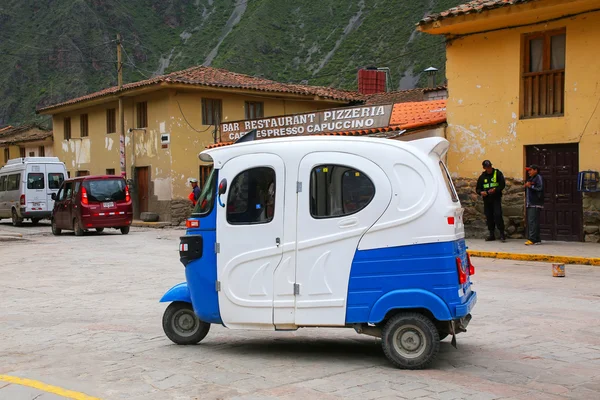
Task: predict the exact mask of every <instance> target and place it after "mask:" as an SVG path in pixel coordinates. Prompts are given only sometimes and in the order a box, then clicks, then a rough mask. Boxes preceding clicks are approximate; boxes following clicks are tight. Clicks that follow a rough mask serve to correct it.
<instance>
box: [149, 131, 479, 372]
mask: <svg viewBox="0 0 600 400" xmlns="http://www.w3.org/2000/svg"><path fill="white" fill-rule="evenodd" d="M448 146H449V143H448V141H447V140H445V139H442V138H428V139H420V140H415V141H411V142H401V141H395V140H390V139H374V138H352V137H331V136H321V137H318V136H313V137H296V138H279V139H267V140H255V141H247V142H245V143H239V144H234V145H231V146H224V147H220V148H215V149H209V150H206V151H204V152H202V153H201V154H200V158H201V159H202V160H204V161H212V162H213V164H214V169H213V172H212V173H211V175H210V177H209V179H208V180H207V182H206V184H205V186H204V188H203V190H202V194H201V196H200V199H199V201H198V204H197V206H196V208H195V210H194V213H193V215H192V217H191V219H190V220H188V221H187V226H188V229H187V232H186V235H185V236H183V237H182V238H181V242H180V249H179V250H180V259H181V262H182V263H183V265H184V266H185V275H186V282H185V283H181V284H179V285H176V286H175V287H173V288H171V289H170V290H169V291H168V292H167V293H166V294H165V295H164V297H163V298H162V299H161V301H162V302H171V304H170V305H169V306H168V307H167V309H166V311H165V313H164V316H163V328H164V331H165V333H166V335H167V336H168V337H169V338H170V339H171V340H172V341H173V342H175V343H177V344H195V343H198V342H200V341H201V340H202V339H204V337H205V336H206V335H207V333H208V331H209V329H210V325H211V324H222V325H224V326H225V327H227V328H231V329H260V330H275V331H277V330H295V329H298V328H301V327H348V328H354V329H355V330H356V331H357V332H358V333H362V334H367V335H372V336H376V337H380V338H381V339H382V347H383V350H384V353H385V355H386V356H387V357H388V358H389V360H390V361H391V362H392V363H393V364H395V365H396V366H397V367H400V368H410V369H417V368H425V367H427V366H428V365H429V364H430V363H431V361H432V360H433V359H434V358H435V356H436V354H437V352H438V349H439V346H440V344H439V342H440V340H442V339H444V338H445V337H446V336H448V335H451V336H452V343H453V345H455V344H456V336H455V335H456V334H457V333H460V332H465V331H466V329H465V328H466V326H467V324H468V323H469V321H470V319H471V314H470V312H471V309H472V308H473V306H474V305H475V303H476V299H477V296H476V293H475V292H474V291H473V290H472V289H471V285H472V284H471V281H470V278H469V277H470V275H473V274H474V267H473V266H472V265H471V262H470V259H469V256H468V255H467V252H466V246H465V240H464V226H463V222H462V214H463V209H462V208H461V205H460V202H459V199H458V196H457V194H456V191H455V188H454V185H453V183H452V180H451V178H450V175H449V173H448V170H447V169H446V166H445V165H444V163H443V161H442V160H443V158H444V156H445V153H446V151H447V149H448Z"/></svg>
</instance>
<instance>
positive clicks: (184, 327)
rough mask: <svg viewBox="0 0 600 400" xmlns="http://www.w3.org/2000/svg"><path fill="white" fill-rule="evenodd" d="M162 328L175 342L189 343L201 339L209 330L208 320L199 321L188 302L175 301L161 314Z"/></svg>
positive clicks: (194, 342) (197, 341)
mask: <svg viewBox="0 0 600 400" xmlns="http://www.w3.org/2000/svg"><path fill="white" fill-rule="evenodd" d="M162 325H163V330H164V331H165V334H166V335H167V337H168V338H169V339H171V341H172V342H173V343H175V344H181V345H189V344H196V343H199V342H201V341H202V339H204V338H205V337H206V335H207V334H208V331H209V330H210V324H209V323H208V322H204V321H201V320H200V319H199V318H198V316H197V315H196V313H194V309H193V307H192V305H191V304H190V303H186V302H183V301H175V302H173V303H171V304H169V306H168V307H167V309H166V310H165V313H164V314H163V320H162Z"/></svg>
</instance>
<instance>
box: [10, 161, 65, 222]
mask: <svg viewBox="0 0 600 400" xmlns="http://www.w3.org/2000/svg"><path fill="white" fill-rule="evenodd" d="M66 177H67V168H66V167H65V164H64V163H63V162H61V161H59V159H58V157H26V158H16V159H14V160H9V161H8V163H7V164H6V165H5V166H4V167H2V168H0V219H2V218H11V219H12V223H13V225H14V226H20V225H21V224H22V223H23V220H24V219H30V220H31V222H32V223H34V224H37V223H38V222H39V221H40V220H41V219H45V218H50V216H51V215H52V209H53V208H54V200H52V194H53V193H57V192H58V189H59V188H60V185H61V183H62V182H63V181H64V180H65V178H66Z"/></svg>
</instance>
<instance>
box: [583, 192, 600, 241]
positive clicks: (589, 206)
mask: <svg viewBox="0 0 600 400" xmlns="http://www.w3.org/2000/svg"><path fill="white" fill-rule="evenodd" d="M583 232H584V234H585V241H586V242H590V243H600V193H584V194H583Z"/></svg>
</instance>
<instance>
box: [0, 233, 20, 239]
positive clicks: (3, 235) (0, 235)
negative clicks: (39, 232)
mask: <svg viewBox="0 0 600 400" xmlns="http://www.w3.org/2000/svg"><path fill="white" fill-rule="evenodd" d="M22 237H23V235H22V234H20V233H0V239H2V238H5V239H6V238H22Z"/></svg>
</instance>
